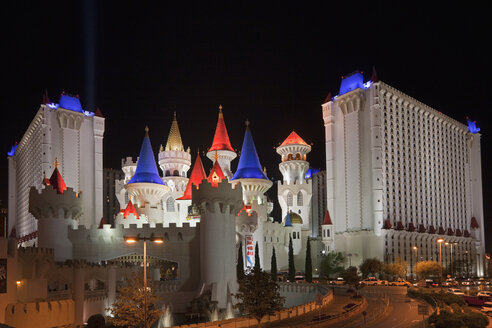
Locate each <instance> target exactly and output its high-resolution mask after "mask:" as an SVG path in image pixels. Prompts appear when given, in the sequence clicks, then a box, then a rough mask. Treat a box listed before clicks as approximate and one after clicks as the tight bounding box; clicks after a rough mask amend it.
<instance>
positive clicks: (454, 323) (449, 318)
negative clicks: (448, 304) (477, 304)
mask: <svg viewBox="0 0 492 328" xmlns="http://www.w3.org/2000/svg"><path fill="white" fill-rule="evenodd" d="M464 326H465V323H464V322H463V321H462V320H461V318H460V316H459V315H457V314H454V313H451V312H449V311H446V310H443V311H441V313H440V314H439V315H438V316H437V320H436V322H435V327H436V328H462V327H464Z"/></svg>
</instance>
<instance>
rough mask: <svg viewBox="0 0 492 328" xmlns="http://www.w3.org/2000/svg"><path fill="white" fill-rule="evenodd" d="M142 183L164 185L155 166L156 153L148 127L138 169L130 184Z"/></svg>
mask: <svg viewBox="0 0 492 328" xmlns="http://www.w3.org/2000/svg"><path fill="white" fill-rule="evenodd" d="M141 182H145V183H156V184H161V185H163V184H164V182H162V179H161V177H160V176H159V174H158V173H157V165H156V164H155V157H154V152H153V150H152V145H151V144H150V138H149V128H148V127H146V128H145V137H144V139H143V142H142V148H140V156H139V158H138V162H137V169H136V170H135V174H134V175H133V177H132V178H131V179H130V181H129V182H128V184H130V183H141Z"/></svg>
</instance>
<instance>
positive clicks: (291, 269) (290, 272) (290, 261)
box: [287, 237, 296, 282]
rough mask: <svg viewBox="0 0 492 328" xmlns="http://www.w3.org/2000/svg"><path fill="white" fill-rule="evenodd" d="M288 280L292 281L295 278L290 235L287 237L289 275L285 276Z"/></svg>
mask: <svg viewBox="0 0 492 328" xmlns="http://www.w3.org/2000/svg"><path fill="white" fill-rule="evenodd" d="M287 278H288V279H289V281H290V282H294V281H295V278H296V266H295V264H294V247H292V237H289V275H288V276H287Z"/></svg>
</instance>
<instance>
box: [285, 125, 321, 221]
mask: <svg viewBox="0 0 492 328" xmlns="http://www.w3.org/2000/svg"><path fill="white" fill-rule="evenodd" d="M310 151H311V146H309V145H308V144H307V143H306V142H305V141H304V140H303V139H302V138H301V137H300V136H299V135H298V134H297V133H296V132H295V131H292V133H291V134H290V135H289V136H288V137H287V139H285V140H284V142H282V144H281V145H280V146H278V147H277V153H278V154H279V155H280V156H282V161H281V162H280V164H279V169H280V172H281V173H282V176H283V181H282V182H279V183H278V200H279V203H280V207H282V217H284V218H285V217H286V215H287V212H289V211H292V212H294V213H296V214H298V215H299V216H301V218H302V229H303V230H311V218H310V209H311V196H312V193H313V191H312V184H311V181H310V180H306V179H305V174H306V171H307V170H308V168H309V162H308V161H307V160H306V157H307V154H308V153H309V152H310Z"/></svg>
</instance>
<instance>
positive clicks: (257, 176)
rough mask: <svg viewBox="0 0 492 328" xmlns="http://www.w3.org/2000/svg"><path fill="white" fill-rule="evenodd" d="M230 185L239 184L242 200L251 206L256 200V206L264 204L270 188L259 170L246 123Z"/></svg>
mask: <svg viewBox="0 0 492 328" xmlns="http://www.w3.org/2000/svg"><path fill="white" fill-rule="evenodd" d="M231 182H232V183H237V182H241V186H242V188H243V200H244V202H245V203H246V204H251V203H252V202H253V200H255V199H256V200H258V204H260V205H261V204H265V203H266V197H265V195H264V193H265V192H266V191H267V190H268V189H270V187H271V186H272V184H273V183H272V181H270V180H269V179H268V178H267V176H266V174H265V172H263V170H262V169H261V164H260V160H259V158H258V153H257V152H256V147H255V143H254V141H253V135H252V134H251V130H250V128H249V122H248V121H246V132H245V134H244V141H243V146H242V149H241V156H240V157H239V164H238V167H237V170H236V173H235V174H234V176H233V177H232V179H231Z"/></svg>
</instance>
